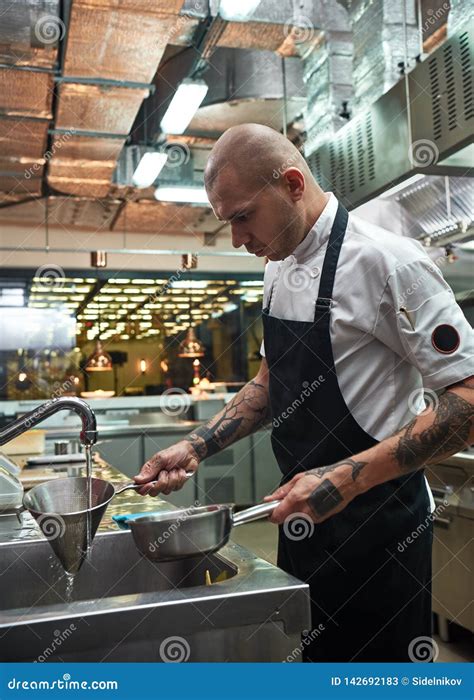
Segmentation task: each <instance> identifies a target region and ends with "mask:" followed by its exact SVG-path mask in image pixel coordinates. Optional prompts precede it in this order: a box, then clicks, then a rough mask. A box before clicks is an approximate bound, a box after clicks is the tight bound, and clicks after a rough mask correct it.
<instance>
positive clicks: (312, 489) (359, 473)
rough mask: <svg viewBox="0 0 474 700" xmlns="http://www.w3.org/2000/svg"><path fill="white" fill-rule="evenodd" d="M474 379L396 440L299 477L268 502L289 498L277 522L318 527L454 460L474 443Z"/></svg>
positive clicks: (452, 389) (277, 512)
mask: <svg viewBox="0 0 474 700" xmlns="http://www.w3.org/2000/svg"><path fill="white" fill-rule="evenodd" d="M473 417H474V377H470V378H468V379H465V380H464V381H462V382H459V383H458V384H453V385H452V386H450V387H448V389H447V390H446V391H445V392H444V394H442V395H441V396H440V398H439V401H438V405H437V406H435V407H433V408H430V409H427V410H426V411H423V413H421V414H420V415H419V416H416V418H414V419H413V420H412V421H411V422H410V423H409V424H408V425H406V426H405V427H404V428H402V430H401V431H400V432H398V433H396V434H395V435H393V436H391V437H389V438H387V439H386V440H382V441H381V442H379V443H378V445H375V446H374V447H371V448H370V449H369V450H365V451H364V452H360V453H359V454H357V455H353V456H352V457H350V458H348V459H344V460H341V461H340V462H337V463H336V464H331V465H328V466H325V467H319V468H318V469H311V470H310V471H307V472H304V473H302V474H297V475H296V476H295V477H294V478H293V479H292V480H291V481H290V482H288V484H285V485H284V486H282V487H281V488H280V489H277V490H276V491H275V492H274V493H273V494H271V496H267V498H266V500H272V499H274V498H276V499H284V501H283V503H282V504H281V505H280V506H278V508H276V509H275V511H274V513H273V516H272V520H273V521H274V522H278V523H281V522H283V521H284V520H285V518H287V517H288V516H289V515H291V513H295V512H298V513H301V512H303V513H306V514H307V515H308V516H309V517H311V518H312V519H313V520H314V521H315V522H322V521H323V520H326V518H328V517H330V516H331V515H334V514H335V513H338V512H339V511H341V510H342V509H343V508H345V507H346V505H347V504H348V503H350V501H352V499H353V498H355V496H357V495H359V494H361V493H364V492H365V491H368V490H369V489H371V488H373V487H374V486H377V485H378V484H382V483H384V482H385V481H390V480H391V479H395V478H396V477H398V476H402V475H403V474H407V473H409V472H412V471H416V470H417V469H422V468H423V467H424V466H426V465H428V464H435V463H436V462H439V461H440V460H442V459H444V458H446V457H450V456H451V455H452V454H454V453H455V452H459V451H460V450H462V449H464V448H465V447H467V446H468V445H471V444H472V443H473V442H474V421H473Z"/></svg>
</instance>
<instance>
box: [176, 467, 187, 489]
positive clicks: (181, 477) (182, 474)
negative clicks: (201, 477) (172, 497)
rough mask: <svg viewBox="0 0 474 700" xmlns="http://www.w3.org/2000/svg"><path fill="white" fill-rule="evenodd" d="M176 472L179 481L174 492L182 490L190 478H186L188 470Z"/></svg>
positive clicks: (177, 470)
mask: <svg viewBox="0 0 474 700" xmlns="http://www.w3.org/2000/svg"><path fill="white" fill-rule="evenodd" d="M174 471H176V472H177V481H176V485H175V487H174V488H173V491H179V489H182V488H183V486H184V485H185V483H186V482H187V480H188V477H187V476H186V474H187V472H186V469H175V470H174Z"/></svg>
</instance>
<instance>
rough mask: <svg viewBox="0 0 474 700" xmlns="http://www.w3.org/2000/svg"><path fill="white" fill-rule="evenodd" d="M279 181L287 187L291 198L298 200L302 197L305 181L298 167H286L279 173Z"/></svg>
mask: <svg viewBox="0 0 474 700" xmlns="http://www.w3.org/2000/svg"><path fill="white" fill-rule="evenodd" d="M281 181H282V183H283V185H284V187H286V188H287V190H288V192H289V194H290V197H291V199H292V200H293V201H294V202H298V201H299V200H300V199H302V197H303V193H304V191H305V187H306V182H305V179H304V175H303V173H302V172H301V170H300V169H299V168H287V169H286V170H284V171H283V172H282V174H281Z"/></svg>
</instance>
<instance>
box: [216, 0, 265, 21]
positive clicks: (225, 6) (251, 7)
mask: <svg viewBox="0 0 474 700" xmlns="http://www.w3.org/2000/svg"><path fill="white" fill-rule="evenodd" d="M259 5H260V0H221V2H220V5H219V14H220V16H221V17H222V18H223V19H237V20H244V19H248V18H249V17H250V16H251V15H253V13H254V12H255V10H256V9H257V7H258V6H259Z"/></svg>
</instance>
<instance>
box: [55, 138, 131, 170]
mask: <svg viewBox="0 0 474 700" xmlns="http://www.w3.org/2000/svg"><path fill="white" fill-rule="evenodd" d="M123 144H124V140H122V139H107V138H93V137H90V136H78V135H76V134H71V133H65V134H56V135H55V136H54V137H53V141H52V145H51V151H52V152H53V153H54V156H53V161H54V159H55V157H58V158H69V159H72V160H103V161H113V162H114V163H115V161H116V160H117V158H118V156H119V154H120V152H121V150H122V147H123Z"/></svg>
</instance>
